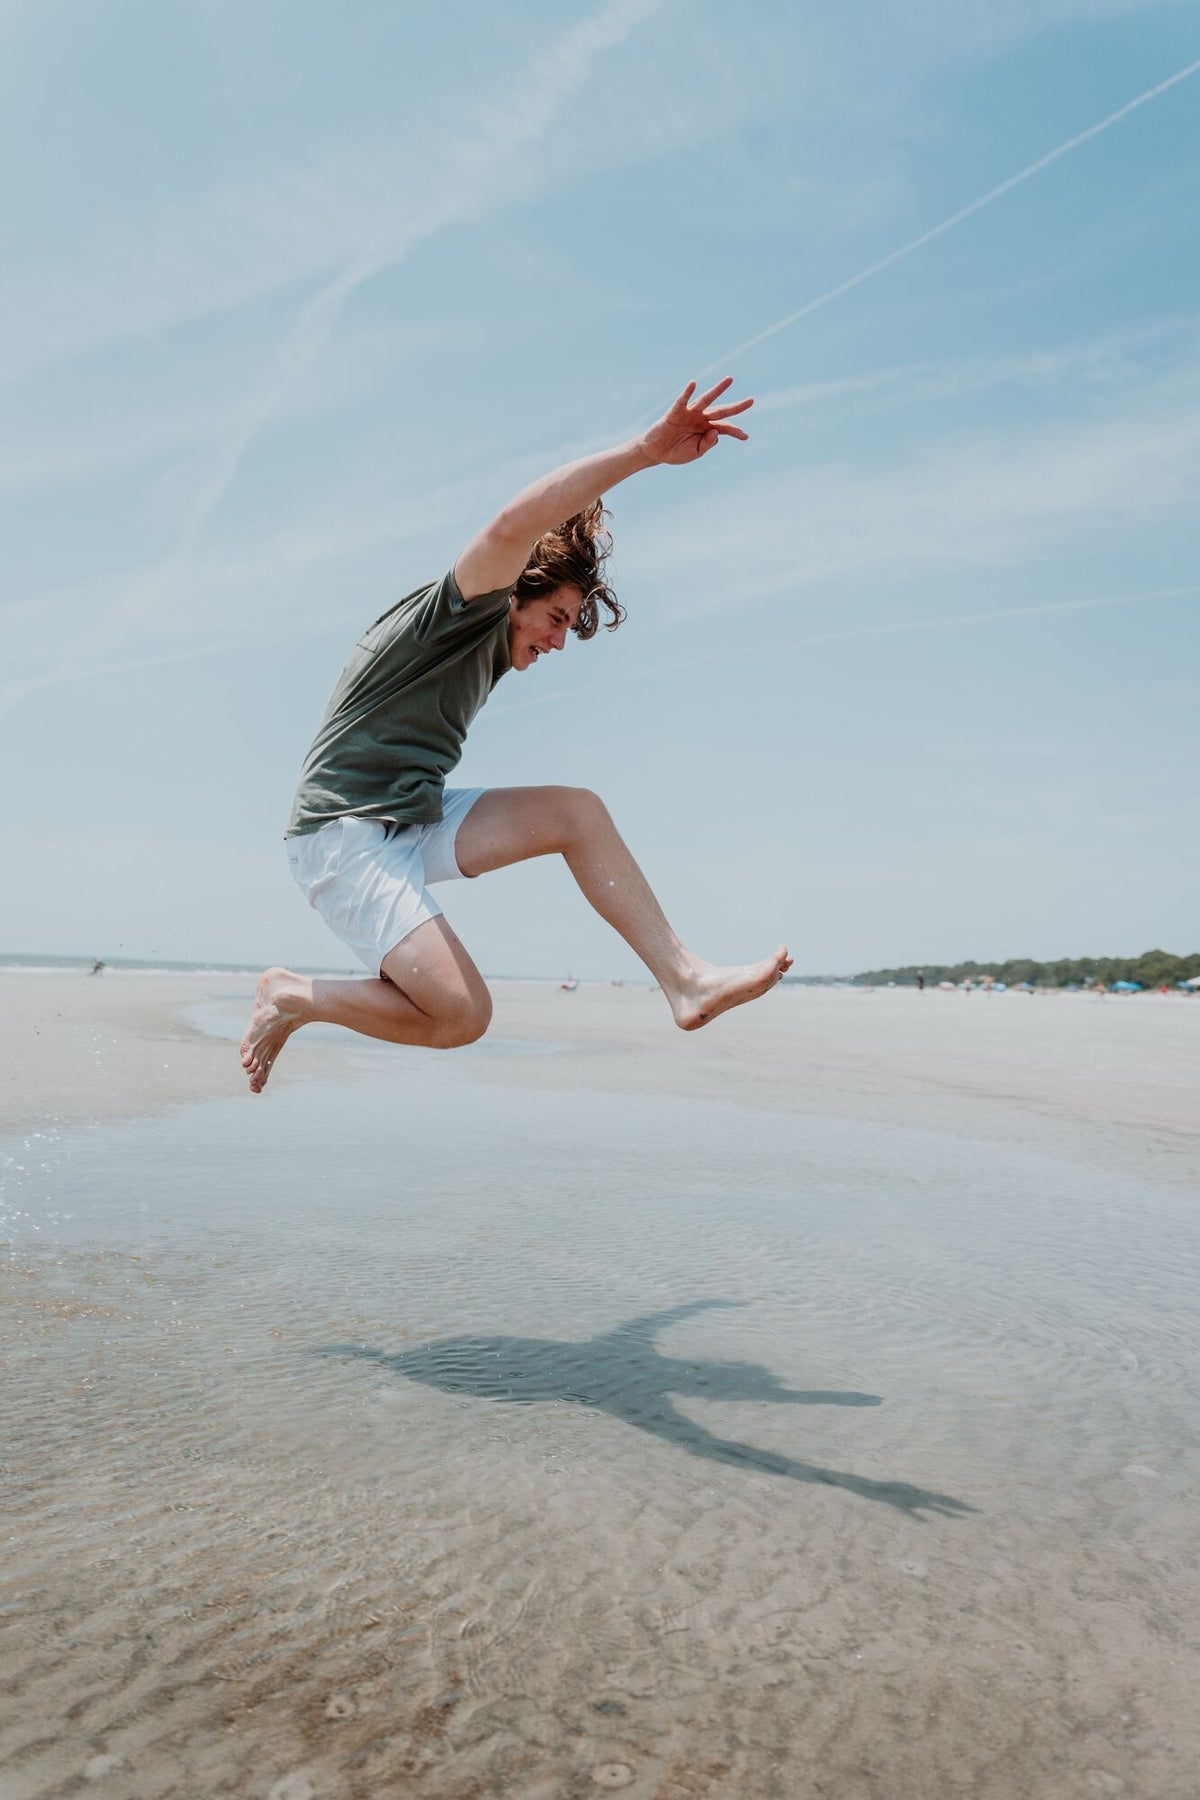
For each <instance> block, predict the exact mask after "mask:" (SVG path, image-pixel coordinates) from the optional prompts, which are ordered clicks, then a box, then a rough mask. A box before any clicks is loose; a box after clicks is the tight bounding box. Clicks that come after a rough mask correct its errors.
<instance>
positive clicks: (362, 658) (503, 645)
mask: <svg viewBox="0 0 1200 1800" xmlns="http://www.w3.org/2000/svg"><path fill="white" fill-rule="evenodd" d="M509 598H510V590H509V589H508V588H505V589H504V590H503V591H502V592H497V593H494V594H484V595H482V596H481V597H480V598H479V599H478V600H471V601H469V602H468V601H466V600H464V599H463V597H462V595H461V594H460V593H459V591H458V583H457V582H456V581H455V579H454V572H453V570H451V572H450V573H449V574H448V575H444V576H443V577H442V579H441V580H440V581H435V582H434V583H433V584H432V586H430V587H422V588H417V590H416V592H415V593H412V594H406V595H405V597H404V599H403V600H398V601H397V602H396V604H395V606H393V607H390V608H389V610H388V611H387V612H385V613H384V615H383V617H382V618H379V619H376V621H375V623H374V624H373V625H372V626H371V628H370V630H369V631H367V632H364V634H363V636H362V637H360V638H359V640H358V643H357V644H356V645H355V647H354V650H353V652H352V654H351V657H350V660H349V662H348V663H347V664H346V666H345V668H344V669H343V670H342V672H341V674H340V675H339V676H338V681H337V686H336V687H335V688H334V690H333V693H332V695H331V696H330V700H329V705H328V706H327V707H326V708H325V716H324V718H323V719H322V720H321V723H320V726H319V727H318V730H317V735H316V737H315V738H314V739H313V745H312V749H311V750H310V751H309V753H308V755H307V756H306V757H305V759H304V767H303V769H302V770H301V772H300V785H299V787H298V788H297V790H296V798H295V801H294V802H293V805H292V816H291V818H290V819H289V820H288V827H287V832H286V833H285V835H286V836H287V837H296V836H298V835H299V834H300V833H301V832H305V831H316V830H317V829H318V828H319V827H320V826H322V825H328V824H330V823H331V822H332V821H333V820H334V819H342V818H346V817H348V816H350V815H353V816H355V817H356V818H360V819H379V820H380V821H382V822H383V823H385V824H396V825H427V824H431V823H433V822H434V821H436V820H438V819H440V818H441V816H442V788H443V787H444V785H445V780H446V776H447V774H448V773H449V771H450V770H451V769H452V768H453V767H454V765H455V764H456V763H457V761H458V759H459V757H460V756H461V755H462V747H463V739H464V738H465V737H466V735H467V727H468V726H469V725H470V723H471V720H472V719H473V718H474V717H475V714H476V713H477V712H478V711H479V709H480V707H481V706H482V705H483V703H484V701H485V700H486V699H487V697H488V695H489V694H490V693H491V691H492V689H493V688H494V687H495V685H496V683H497V682H498V681H499V679H500V677H501V676H502V675H504V674H506V673H507V672H508V669H509V668H510V666H511V665H510V662H509V655H508V608H509Z"/></svg>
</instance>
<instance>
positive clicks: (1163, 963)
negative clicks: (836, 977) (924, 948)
mask: <svg viewBox="0 0 1200 1800" xmlns="http://www.w3.org/2000/svg"><path fill="white" fill-rule="evenodd" d="M918 975H924V977H925V980H926V982H927V983H933V984H936V983H937V982H939V981H955V982H958V981H981V980H982V979H983V977H984V976H985V975H991V976H992V977H993V978H994V979H995V980H996V981H1005V982H1007V983H1008V985H1009V987H1015V986H1016V985H1017V983H1018V982H1021V981H1029V982H1032V983H1033V985H1034V987H1055V988H1061V987H1070V986H1071V984H1072V983H1075V984H1077V985H1078V986H1080V987H1085V986H1088V985H1089V984H1095V983H1097V982H1101V981H1102V982H1103V983H1104V984H1105V986H1106V987H1111V986H1112V984H1113V982H1114V981H1136V982H1138V983H1140V985H1141V986H1142V987H1145V988H1151V987H1161V986H1162V984H1163V982H1166V983H1167V985H1168V987H1174V985H1175V983H1176V982H1177V981H1190V980H1191V978H1192V976H1193V975H1200V951H1197V952H1196V953H1195V954H1194V955H1192V956H1172V955H1171V954H1170V952H1169V951H1167V950H1144V951H1143V952H1142V954H1141V956H1077V957H1063V959H1062V960H1061V961H1060V962H1034V960H1033V958H1032V957H1028V956H1013V957H1010V958H1009V960H1008V961H1007V962H961V963H925V965H924V966H923V967H921V966H918V965H914V966H913V967H912V968H910V969H868V970H867V971H866V972H865V973H864V974H862V975H853V976H851V980H852V981H853V983H854V985H855V987H878V986H882V985H883V984H884V983H885V982H888V981H894V982H895V983H896V986H897V987H915V986H916V983H917V976H918Z"/></svg>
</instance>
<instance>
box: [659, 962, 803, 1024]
mask: <svg viewBox="0 0 1200 1800" xmlns="http://www.w3.org/2000/svg"><path fill="white" fill-rule="evenodd" d="M791 966H792V959H791V957H790V956H789V955H788V953H787V950H786V949H785V948H783V947H782V946H781V947H780V949H778V950H777V951H776V952H775V954H774V956H764V958H763V960H762V961H761V962H756V963H743V964H742V965H741V967H740V968H735V969H718V968H715V967H714V966H713V964H712V963H698V964H697V966H696V973H695V975H694V977H693V979H692V981H691V982H690V983H689V985H688V987H687V988H686V989H685V990H683V991H682V992H681V993H680V994H679V996H678V997H677V998H672V1000H671V1011H672V1012H673V1013H674V1015H675V1023H676V1024H677V1025H678V1026H679V1029H680V1030H681V1031H699V1029H700V1027H701V1026H702V1025H707V1024H708V1022H709V1020H710V1019H715V1018H716V1017H717V1015H718V1013H723V1012H728V1011H729V1009H730V1007H733V1006H744V1005H745V1003H746V1001H747V1000H757V999H758V998H759V997H760V996H761V995H762V994H765V993H767V992H769V990H770V989H771V988H773V987H774V986H775V985H776V983H777V982H779V981H781V980H782V979H783V977H784V975H786V973H787V971H788V970H789V969H790V968H791Z"/></svg>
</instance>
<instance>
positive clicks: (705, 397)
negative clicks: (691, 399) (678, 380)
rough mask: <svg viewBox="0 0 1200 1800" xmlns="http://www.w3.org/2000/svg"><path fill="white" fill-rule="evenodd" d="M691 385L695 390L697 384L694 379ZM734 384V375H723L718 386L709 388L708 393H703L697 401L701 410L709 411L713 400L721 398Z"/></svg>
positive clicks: (697, 405)
mask: <svg viewBox="0 0 1200 1800" xmlns="http://www.w3.org/2000/svg"><path fill="white" fill-rule="evenodd" d="M689 385H690V386H691V388H692V389H693V391H694V390H695V386H696V384H695V382H694V381H693V382H691V383H690V384H689ZM732 386H733V376H732V375H726V376H724V377H722V379H721V380H720V381H718V383H717V385H716V387H711V388H709V390H708V392H707V394H701V396H700V398H699V399H698V400H697V401H696V402H695V405H696V407H697V409H698V410H699V411H700V412H707V411H708V409H709V407H710V406H711V405H712V403H713V401H714V400H719V399H720V398H721V395H722V394H723V393H724V392H725V391H726V389H727V388H731V387H732Z"/></svg>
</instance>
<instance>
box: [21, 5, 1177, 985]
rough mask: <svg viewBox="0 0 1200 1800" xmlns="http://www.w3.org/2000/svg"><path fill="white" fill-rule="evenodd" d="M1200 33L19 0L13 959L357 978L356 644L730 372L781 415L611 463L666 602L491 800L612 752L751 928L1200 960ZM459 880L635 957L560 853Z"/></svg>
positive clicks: (753, 10)
mask: <svg viewBox="0 0 1200 1800" xmlns="http://www.w3.org/2000/svg"><path fill="white" fill-rule="evenodd" d="M1198 59H1200V5H1197V4H1196V0H1189V3H1188V4H1155V3H1153V0H1036V3H1035V0H839V3H838V4H837V5H836V6H835V5H834V4H833V3H832V0H823V3H820V4H817V3H814V4H811V5H807V6H804V7H796V6H794V5H792V4H784V3H782V0H780V3H778V4H777V3H776V0H753V3H752V4H750V5H748V6H746V7H742V8H738V9H736V10H735V9H733V8H730V7H728V6H725V5H722V4H718V0H583V3H581V4H578V5H574V6H571V7H562V6H559V5H551V4H548V3H542V0H523V3H522V4H520V5H517V6H513V7H504V8H500V7H493V6H490V5H485V4H483V0H449V3H446V0H442V3H441V4H439V5H436V6H434V5H430V4H426V3H422V0H342V3H341V4H340V5H339V6H337V7H330V6H325V5H318V4H315V3H314V0H287V3H286V4H284V0H256V4H254V5H253V6H249V7H247V6H246V5H245V4H244V3H241V0H240V3H239V4H237V5H235V4H232V0H175V3H174V4H172V5H171V6H170V7H163V6H161V5H160V4H158V3H157V0H154V3H152V0H112V3H111V4H109V5H108V6H106V7H104V8H88V7H81V6H79V5H78V4H74V3H71V4H68V3H67V0H0V143H2V146H3V154H2V155H0V195H2V201H3V214H4V218H5V221H6V228H5V233H4V242H3V247H2V249H0V258H2V259H3V264H4V266H3V280H2V281H0V510H2V513H3V534H4V542H5V546H6V551H5V556H4V559H3V566H2V569H0V603H2V605H3V634H2V642H3V650H2V652H0V760H2V763H3V767H4V769H5V770H6V772H7V807H6V814H7V816H6V821H5V834H6V839H7V849H8V868H9V878H8V879H7V880H6V881H5V883H4V888H3V897H2V899H0V950H7V951H16V952H26V953H37V952H43V953H58V954H71V953H79V954H88V955H91V954H97V955H102V956H133V957H143V956H145V957H163V958H185V959H195V960H210V959H211V960H214V961H226V960H229V961H238V962H259V961H262V962H268V961H270V962H275V961H283V962H290V963H298V964H301V965H306V966H325V967H348V966H350V963H351V961H352V959H351V958H350V956H349V953H348V952H346V951H345V950H343V948H342V947H341V946H340V945H339V944H338V943H337V942H336V940H334V939H332V938H331V937H329V936H328V934H327V932H326V930H325V928H324V927H323V926H322V925H321V923H320V922H319V920H318V919H317V918H316V916H315V915H314V914H313V913H311V912H310V911H309V910H308V908H307V907H306V906H305V903H304V900H303V898H302V896H301V895H300V894H299V892H298V891H297V890H296V889H295V887H294V886H293V884H292V881H291V878H290V875H289V873H288V870H287V865H286V862H285V859H284V855H283V850H282V842H281V839H282V831H283V825H284V822H285V820H286V817H287V813H288V808H289V804H290V800H291V796H292V792H293V789H294V786H295V781H296V776H297V772H298V770H299V766H300V763H301V761H302V759H303V756H304V753H305V751H306V749H307V747H308V744H309V741H310V739H311V737H312V734H313V731H314V729H315V727H316V724H317V721H318V719H319V717H320V714H321V711H322V709H323V706H324V703H325V700H326V698H327V696H328V694H329V691H330V689H331V688H332V686H333V682H334V680H335V678H336V676H337V673H338V670H339V668H340V667H341V664H342V662H343V660H344V658H345V656H346V655H347V654H348V652H349V649H350V647H351V645H352V644H353V642H354V640H355V638H356V637H357V636H358V635H359V632H360V631H361V630H362V628H363V627H364V626H365V625H366V624H367V623H368V622H370V621H371V620H372V619H373V618H375V617H376V616H377V615H378V614H379V613H380V612H382V611H383V610H384V609H385V608H386V607H387V606H388V605H390V604H391V602H392V601H393V600H394V599H395V598H396V597H398V596H399V595H400V594H403V593H406V592H408V591H410V590H412V589H413V588H415V587H417V586H419V585H420V584H422V583H423V582H426V581H432V580H435V579H437V578H438V577H439V576H440V575H441V574H442V573H443V572H444V571H445V570H446V569H447V568H448V567H449V566H450V565H451V564H452V563H453V561H454V558H455V556H456V555H457V553H458V551H459V550H460V549H462V547H463V546H464V544H465V543H466V542H467V540H468V539H469V538H470V537H471V536H472V535H473V533H474V532H475V530H476V529H478V528H479V527H480V526H481V525H482V524H484V523H485V522H486V520H487V519H488V518H490V517H491V515H492V514H493V513H494V512H495V511H496V510H497V509H498V508H499V507H500V506H501V505H503V503H504V502H505V501H506V500H507V499H508V498H509V497H510V496H511V495H512V494H513V493H514V492H515V491H516V490H517V489H518V488H519V487H520V486H522V485H523V484H524V483H525V482H526V481H528V480H530V479H532V478H533V477H535V476H537V475H539V474H541V473H543V472H544V471H545V470H547V469H549V468H552V467H553V466H555V465H556V464H557V463H559V462H561V461H564V460H566V459H567V458H569V457H573V456H576V455H580V454H583V453H585V452H587V451H589V450H594V449H600V448H604V447H607V446H608V445H610V444H614V443H619V442H621V441H623V440H624V439H626V438H627V437H628V436H629V435H630V434H631V433H632V432H633V431H635V430H637V429H639V428H640V427H642V426H644V424H645V423H646V422H647V421H648V420H649V419H650V418H652V417H653V416H654V415H655V413H656V412H657V411H659V410H661V408H662V407H663V406H664V405H665V404H666V402H667V401H669V399H670V398H671V396H672V394H673V393H675V392H676V391H678V389H679V388H680V387H681V386H682V385H683V383H684V382H685V381H686V380H688V379H689V378H690V377H692V376H695V375H698V374H700V373H702V372H708V373H710V374H713V375H718V374H730V375H732V376H733V377H734V381H735V391H736V392H737V393H738V394H752V395H753V396H754V397H755V400H756V405H755V408H754V410H753V412H752V413H751V415H750V417H749V419H748V420H746V421H743V422H744V423H747V424H748V426H749V428H750V432H751V437H750V441H749V443H747V444H744V445H742V444H735V443H732V442H726V443H722V444H721V445H720V446H718V448H717V450H716V451H714V452H713V453H712V454H711V455H710V456H708V457H706V458H705V459H704V461H703V462H702V463H701V464H699V465H697V466H695V467H694V468H690V469H657V470H653V471H649V472H647V473H645V474H643V475H641V476H639V477H637V478H635V479H634V480H632V481H630V482H628V483H626V484H623V485H622V486H620V487H618V488H617V489H615V490H614V491H613V492H612V494H611V495H610V497H609V503H610V506H611V509H612V514H613V520H612V524H613V532H614V537H615V541H616V554H615V557H614V563H613V570H614V573H613V577H612V579H613V583H614V585H615V587H616V588H617V591H618V593H619V595H620V597H621V599H622V601H623V603H624V604H625V606H626V607H627V609H628V618H627V620H626V622H625V624H624V625H622V627H621V628H620V630H619V631H617V632H615V633H613V634H607V633H602V634H600V636H598V637H597V638H596V639H594V640H592V641H591V642H589V643H586V644H581V643H579V642H577V641H575V640H573V639H572V640H571V641H570V642H569V644H568V646H567V648H566V650H565V651H564V653H563V654H562V655H561V656H555V657H552V658H549V659H545V660H543V661H542V662H541V663H539V664H537V665H535V667H534V668H533V669H532V670H530V671H528V672H526V673H523V674H515V673H514V674H510V675H509V676H507V677H506V678H505V679H504V680H503V681H502V682H501V683H500V684H499V685H498V687H497V688H496V690H495V692H494V693H493V695H492V698H491V700H490V701H489V703H488V705H487V707H486V708H485V709H484V711H483V712H482V713H481V714H480V715H479V717H478V719H477V720H476V722H475V725H474V727H473V728H472V731H471V735H470V738H469V741H468V744H467V747H466V753H465V755H464V758H463V762H462V764H461V765H460V769H459V770H458V771H457V773H456V774H455V776H454V777H452V780H453V781H454V782H455V784H456V785H480V786H511V785H520V784H528V783H534V784H537V783H569V784H575V785H579V786H584V787H589V788H593V789H595V790H596V791H598V792H599V793H600V794H602V795H603V797H604V798H605V800H606V801H607V802H608V805H609V807H610V809H611V811H612V813H613V815H614V817H615V819H616V820H617V823H618V825H619V826H620V828H621V829H622V831H623V833H624V835H625V836H626V838H627V839H628V841H629V843H630V845H631V847H632V848H633V850H634V852H635V854H636V855H637V856H638V857H639V859H640V860H641V861H642V863H643V865H644V867H645V869H646V871H647V874H648V875H649V877H650V879H651V881H652V884H653V885H654V886H655V888H656V890H657V891H658V893H659V895H660V897H661V899H662V900H663V903H664V905H665V906H666V909H667V912H668V914H669V916H670V917H671V918H672V921H673V922H674V924H675V925H676V927H677V929H678V930H679V932H680V935H681V936H682V937H683V938H684V940H685V941H686V942H687V943H688V944H690V945H691V947H692V948H693V949H694V950H695V951H696V952H697V953H698V954H700V955H702V956H706V957H709V958H711V959H714V960H721V961H742V960H746V959H749V958H751V957H756V956H759V955H761V954H764V953H765V952H766V951H768V950H770V949H772V948H773V947H774V946H775V945H776V944H777V943H779V942H783V941H786V942H787V943H788V944H789V945H790V947H791V949H792V953H793V955H794V958H795V964H796V968H797V970H798V971H803V972H810V973H838V972H848V971H853V970H856V969H862V968H868V967H877V966H881V965H892V964H902V963H912V962H924V961H930V962H950V961H954V960H957V959H960V958H966V957H975V958H978V959H981V960H983V959H988V958H996V959H999V958H1003V957H1008V956H1015V955H1031V956H1035V957H1058V956H1075V955H1088V954H1132V953H1136V952H1138V951H1140V950H1143V949H1146V948H1149V947H1151V946H1162V947H1164V948H1167V949H1173V950H1177V951H1191V950H1194V949H1195V948H1196V947H1197V942H1198V941H1200V930H1198V929H1197V923H1196V921H1197V894H1198V891H1200V831H1198V829H1197V822H1198V819H1200V808H1198V804H1197V803H1198V800H1200V704H1198V703H1197V696H1198V693H1200V556H1198V554H1197V552H1198V551H1200V507H1198V506H1197V499H1196V496H1197V492H1198V491H1200V238H1198V235H1197V231H1196V224H1195V221H1196V218H1197V216H1200V70H1192V65H1193V64H1195V63H1196V62H1197V60H1198ZM1189 70H1190V71H1191V72H1189V73H1186V74H1185V73H1183V72H1184V71H1189ZM1176 77H1179V78H1178V79H1175V78H1176ZM1135 102H1136V104H1133V103H1135ZM439 897H440V899H441V902H442V904H443V905H444V907H445V909H446V912H447V915H448V917H449V918H450V920H451V922H452V923H453V924H454V926H455V928H456V929H457V930H458V932H459V934H460V935H461V936H462V937H463V938H464V940H465V942H466V943H467V945H468V947H469V948H470V949H471V950H472V952H473V954H474V955H475V957H476V960H477V961H478V962H479V965H480V967H481V968H483V969H484V971H485V972H487V973H490V974H496V975H503V974H534V975H561V974H564V973H566V972H568V971H570V972H573V973H575V974H576V975H579V976H581V977H598V978H601V977H630V976H633V975H635V974H637V973H638V971H639V967H640V965H638V964H637V962H636V959H635V958H634V956H633V954H632V952H631V951H629V950H628V949H627V948H626V946H625V945H624V944H623V943H621V942H620V940H619V939H617V938H615V937H614V936H613V935H612V934H611V932H610V931H609V929H608V928H607V927H606V926H605V925H603V923H602V922H601V921H599V920H598V919H596V918H594V917H593V916H592V915H591V914H590V913H589V911H588V909H587V907H586V905H585V903H584V902H583V901H582V899H581V898H580V897H579V896H578V895H577V894H576V892H575V890H574V888H573V885H572V883H571V880H570V877H569V875H568V874H567V872H566V871H565V869H564V868H563V867H562V865H561V863H560V862H558V860H557V859H555V860H553V861H543V862H539V863H536V864H530V865H526V866H524V867H522V868H519V869H513V870H507V871H503V872H501V873H498V874H495V875H490V876H487V877H485V878H483V879H482V880H480V881H478V882H473V883H469V884H468V883H461V884H455V885H454V886H453V887H444V888H442V889H440V890H439Z"/></svg>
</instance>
